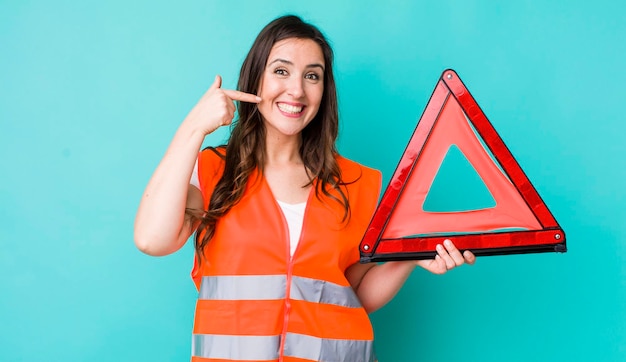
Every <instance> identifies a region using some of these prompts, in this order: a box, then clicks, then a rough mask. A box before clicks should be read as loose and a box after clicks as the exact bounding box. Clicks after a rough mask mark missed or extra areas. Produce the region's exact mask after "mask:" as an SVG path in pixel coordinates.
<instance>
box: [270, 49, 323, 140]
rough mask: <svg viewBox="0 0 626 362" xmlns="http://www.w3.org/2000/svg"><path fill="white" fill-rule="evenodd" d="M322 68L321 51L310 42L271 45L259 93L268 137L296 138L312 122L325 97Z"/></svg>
mask: <svg viewBox="0 0 626 362" xmlns="http://www.w3.org/2000/svg"><path fill="white" fill-rule="evenodd" d="M325 66H326V65H325V64H324V55H323V53H322V48H321V47H320V46H319V45H318V44H317V43H316V42H314V41H313V40H311V39H299V38H289V39H283V40H281V41H279V42H276V43H275V44H274V46H273V47H272V50H271V51H270V55H269V57H268V59H267V64H266V65H265V71H264V72H263V76H262V77H261V84H260V86H259V93H258V96H259V97H261V98H262V101H261V102H260V103H259V104H258V108H259V111H260V112H261V115H262V116H263V121H264V123H265V127H266V129H267V135H268V137H278V138H283V137H284V136H296V135H299V134H300V132H301V131H302V130H303V129H304V128H305V127H306V126H307V125H308V124H309V122H311V120H313V118H314V117H315V115H316V114H317V111H318V110H319V107H320V102H321V101H322V94H323V93H324V69H325Z"/></svg>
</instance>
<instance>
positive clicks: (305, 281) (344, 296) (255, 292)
mask: <svg viewBox="0 0 626 362" xmlns="http://www.w3.org/2000/svg"><path fill="white" fill-rule="evenodd" d="M286 286H287V277H286V276H285V275H239V276H235V275H222V276H204V277H202V283H201V285H200V295H199V299H204V300H276V299H284V298H285V292H286V289H287V288H286ZM289 298H291V299H294V300H303V301H307V302H313V303H322V304H333V305H338V306H342V307H347V308H360V307H361V302H360V301H359V298H358V297H357V296H356V294H355V293H354V290H353V289H352V287H350V286H347V287H344V286H341V285H339V284H335V283H331V282H328V281H324V280H317V279H311V278H304V277H298V276H293V277H292V279H291V288H290V292H289Z"/></svg>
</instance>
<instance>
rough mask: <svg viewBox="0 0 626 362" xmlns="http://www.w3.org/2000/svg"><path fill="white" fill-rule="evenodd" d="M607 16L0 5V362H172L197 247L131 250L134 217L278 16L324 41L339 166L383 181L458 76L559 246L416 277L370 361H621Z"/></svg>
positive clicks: (481, 8) (617, 23) (386, 321)
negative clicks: (377, 173)
mask: <svg viewBox="0 0 626 362" xmlns="http://www.w3.org/2000/svg"><path fill="white" fill-rule="evenodd" d="M623 4H624V3H623V2H618V1H607V0H597V1H548V0H543V1H509V2H504V1H451V0H449V1H414V2H410V1H395V2H394V1H371V2H370V1H341V2H340V1H314V2H306V3H305V2H302V3H295V2H293V1H280V0H274V1H262V2H261V1H249V2H243V1H232V0H230V1H221V2H216V1H199V0H196V1H183V2H173V1H111V0H109V1H77V0H75V1H68V0H59V1H27V0H23V1H17V0H16V1H8V0H0V173H1V177H0V360H1V361H186V360H188V359H189V353H190V334H191V326H192V318H193V306H194V301H195V297H196V292H195V289H194V287H193V284H192V282H191V280H190V278H189V271H190V269H191V261H192V257H193V249H192V247H191V245H190V244H188V245H187V246H185V247H184V249H183V250H181V251H180V252H178V253H176V254H174V255H171V256H168V257H163V258H153V257H149V256H145V255H143V254H141V253H140V252H139V251H137V250H136V249H135V247H134V245H133V240H132V235H133V220H134V215H135V211H136V208H137V205H138V201H139V198H140V196H141V193H142V191H143V188H144V186H145V184H146V183H147V181H148V179H149V177H150V175H151V173H152V171H153V169H154V168H155V166H156V165H157V163H158V162H159V160H160V157H161V156H162V155H163V153H164V151H165V149H166V147H167V145H168V143H169V141H170V139H171V137H172V136H173V134H174V132H175V130H176V128H177V126H178V125H179V123H180V122H181V121H182V119H183V118H184V117H185V115H186V114H187V112H188V111H189V110H190V109H191V107H192V106H193V105H194V104H195V102H196V100H197V99H199V97H200V96H201V95H202V94H203V92H204V91H205V90H206V89H207V88H208V86H209V85H210V84H211V82H212V80H213V78H214V76H215V74H216V73H219V74H221V75H222V76H223V78H224V86H225V87H231V88H232V87H233V86H234V85H235V84H236V77H237V74H238V69H239V67H240V65H241V62H242V60H243V58H244V56H245V54H246V52H247V50H248V49H249V47H250V45H251V43H252V41H253V39H254V37H255V36H256V34H257V33H258V31H259V30H260V29H261V28H262V27H263V26H264V25H265V24H266V23H267V22H269V21H270V20H271V19H273V18H274V17H276V16H278V15H282V14H285V13H288V12H295V13H297V14H300V15H301V16H303V17H304V18H305V19H307V20H309V21H312V22H314V23H315V24H317V25H319V27H321V28H322V29H323V30H324V31H325V33H326V34H327V35H328V37H329V38H330V39H331V40H332V43H333V45H334V48H335V51H336V76H337V81H338V86H339V96H340V105H341V117H342V122H343V123H342V135H341V139H340V149H341V151H342V152H343V153H344V155H346V156H348V157H350V158H353V159H355V160H357V161H360V162H362V163H365V164H367V165H370V166H372V167H375V168H378V169H380V170H382V171H383V174H384V177H385V181H386V180H388V179H389V177H390V176H391V173H392V172H393V170H394V168H395V165H396V163H397V161H398V159H399V157H400V155H401V153H402V151H403V149H404V146H405V144H406V142H407V141H408V139H409V137H410V135H411V132H412V130H413V128H414V126H415V123H416V120H417V119H418V118H419V116H420V114H421V113H422V111H423V108H424V106H425V105H426V103H427V101H428V98H429V96H430V94H431V92H432V90H433V88H434V86H435V83H436V81H437V79H438V77H439V75H440V74H441V72H442V71H443V70H444V69H446V68H454V69H455V70H456V71H457V72H458V73H459V75H460V76H461V78H462V79H463V81H464V82H465V83H466V85H467V86H468V88H469V90H470V91H471V92H472V94H473V95H474V97H475V98H476V99H477V101H478V103H479V104H480V105H481V107H482V109H483V110H484V112H485V113H486V114H487V116H488V117H489V119H490V120H491V121H492V123H493V124H494V126H495V128H496V129H497V130H498V132H499V133H500V135H501V136H502V138H503V139H504V141H505V142H506V144H507V145H508V146H509V148H510V149H511V151H512V153H513V154H514V156H515V157H516V159H517V160H518V162H519V163H520V164H521V165H522V167H523V169H524V170H525V172H526V173H527V175H528V176H529V178H530V179H531V180H532V182H533V183H534V185H535V186H536V188H537V189H538V191H539V193H540V195H541V196H542V197H543V199H544V200H545V201H546V203H547V204H548V206H549V207H550V209H551V210H552V212H553V213H554V215H555V216H556V217H557V219H558V221H559V222H560V224H561V225H562V227H563V228H564V229H565V230H566V232H567V236H568V245H569V251H568V252H567V253H566V254H537V255H521V256H520V255H516V256H502V257H485V258H480V259H479V260H478V263H477V265H475V266H474V267H463V268H460V269H458V270H454V271H453V272H451V273H449V274H446V275H444V276H435V275H431V274H428V273H427V272H425V271H423V270H416V271H415V272H414V273H413V275H412V276H411V278H410V279H409V280H408V281H407V283H406V285H405V286H404V288H403V290H401V292H400V293H399V294H398V296H397V297H396V298H395V299H394V300H393V301H392V302H391V303H390V304H388V305H387V306H386V307H385V308H383V309H382V310H380V311H378V312H376V313H374V314H373V317H372V318H373V322H374V325H375V330H376V336H377V342H376V347H377V351H378V355H379V357H380V359H381V361H385V362H388V361H450V360H465V361H587V360H588V361H624V360H626V256H625V252H626V242H625V240H626V231H625V229H624V222H625V221H626V211H625V210H626V208H625V207H624V203H625V201H626V198H625V195H626V192H624V184H626V171H625V170H626V162H625V161H624V157H623V155H624V154H625V153H626V146H625V144H626V142H624V130H625V129H626V127H625V126H624V121H625V119H624V103H625V101H626V97H625V95H626V92H625V91H624V84H626V73H625V72H624V69H623V66H624V63H625V61H626V46H625V45H624V44H626V42H624V41H623V39H626V29H625V25H624V24H626V22H625V21H626V17H625V16H624V14H625V11H626V5H623ZM225 132H226V131H225V130H223V131H220V132H218V133H217V134H214V135H211V136H210V137H209V138H208V139H207V144H216V143H219V142H222V141H223V140H224V138H225V135H226V133H225ZM454 181H456V182H457V185H459V186H463V180H462V177H459V178H458V179H454V178H452V179H450V180H448V182H451V183H454Z"/></svg>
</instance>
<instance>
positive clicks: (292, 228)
mask: <svg viewBox="0 0 626 362" xmlns="http://www.w3.org/2000/svg"><path fill="white" fill-rule="evenodd" d="M189 184H191V185H194V186H195V187H197V188H198V189H199V188H200V180H199V178H198V160H196V165H195V166H194V167H193V172H192V173H191V179H190V180H189ZM276 202H278V205H279V206H280V208H281V210H282V211H283V215H285V220H287V227H288V228H289V252H290V254H291V256H293V253H294V252H295V251H296V248H297V247H298V242H299V241H300V234H301V233H302V222H303V221H304V209H305V208H306V202H302V203H299V204H288V203H286V202H282V201H279V200H276Z"/></svg>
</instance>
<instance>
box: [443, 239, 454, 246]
mask: <svg viewBox="0 0 626 362" xmlns="http://www.w3.org/2000/svg"><path fill="white" fill-rule="evenodd" d="M443 243H444V244H445V245H446V246H452V242H451V241H450V239H446V240H444V241H443Z"/></svg>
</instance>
